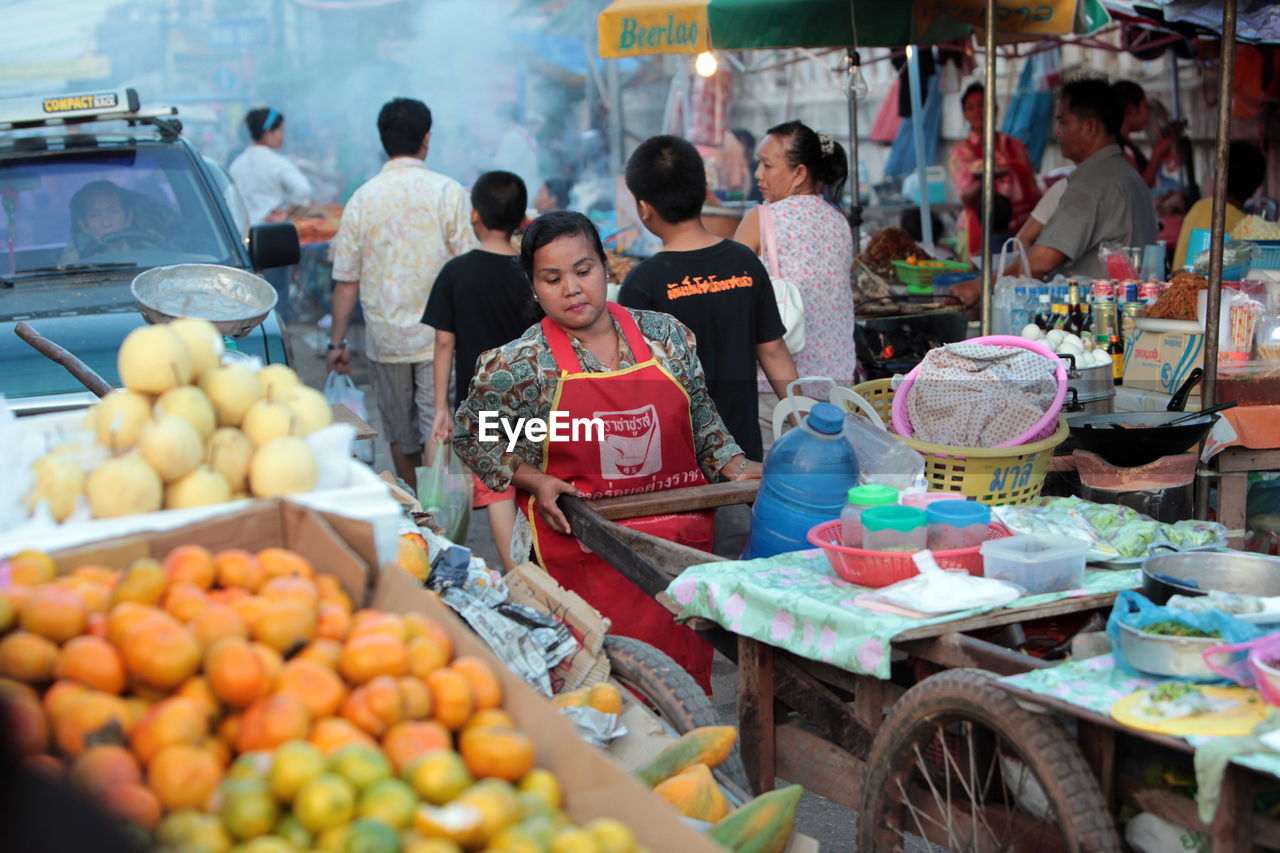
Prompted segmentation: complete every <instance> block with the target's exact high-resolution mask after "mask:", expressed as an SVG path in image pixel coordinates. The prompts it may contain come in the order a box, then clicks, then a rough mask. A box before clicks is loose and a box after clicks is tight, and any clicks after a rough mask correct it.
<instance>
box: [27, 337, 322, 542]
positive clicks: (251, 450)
mask: <svg viewBox="0 0 1280 853" xmlns="http://www.w3.org/2000/svg"><path fill="white" fill-rule="evenodd" d="M221 354H222V335H221V334H220V333H219V332H218V330H217V329H216V328H214V326H213V324H211V323H208V322H206V321H204V320H194V319H182V320H174V321H173V322H171V323H166V324H163V325H158V326H143V327H141V328H138V329H134V330H133V331H132V332H130V333H129V336H128V337H127V338H125V339H124V342H123V343H122V344H121V345H120V352H119V354H118V367H119V371H120V379H121V381H122V382H123V383H124V386H125V387H124V388H122V389H120V390H118V391H112V392H111V393H110V394H108V395H107V396H105V397H103V398H102V400H101V401H100V402H98V403H97V404H96V405H95V406H93V408H91V409H90V410H89V415H88V419H87V423H86V427H87V428H88V429H89V430H91V431H92V432H93V434H94V436H95V437H96V442H95V444H94V446H88V447H86V446H84V445H82V444H79V443H71V444H68V445H64V446H62V447H59V448H56V449H55V450H53V452H51V453H49V454H48V455H46V456H43V457H41V458H40V459H39V460H37V461H36V462H35V464H34V465H33V466H32V470H33V473H34V474H35V484H34V486H33V487H32V489H31V491H30V492H29V493H28V494H27V504H28V507H29V508H30V509H31V510H33V511H34V509H35V507H36V506H37V504H39V503H41V502H43V503H45V504H46V505H47V506H48V507H49V510H50V512H51V513H52V515H53V517H54V518H55V519H56V520H57V521H59V522H62V521H65V520H66V519H67V518H68V517H69V516H70V515H71V514H72V513H73V512H74V511H75V509H76V505H77V503H78V501H79V498H80V496H81V495H84V496H85V498H86V499H87V500H88V504H89V510H90V512H91V513H92V514H93V516H94V517H95V518H114V517H117V516H123V515H137V514H139V513H144V512H154V511H156V510H159V509H161V508H163V509H186V508H189V507H197V506H207V505H209V504H218V503H224V502H226V501H230V500H235V499H239V498H245V497H249V496H250V495H253V496H255V497H262V498H271V497H279V496H281V495H290V494H297V493H300V492H309V491H311V490H312V489H313V488H315V485H316V479H317V474H318V470H317V466H316V459H315V455H314V454H313V453H312V451H311V449H310V447H308V446H307V444H306V442H305V441H303V440H302V439H303V437H304V436H307V435H309V434H311V433H312V432H315V431H316V430H318V429H322V428H324V427H326V426H328V425H329V424H330V422H331V421H332V414H331V410H330V408H329V404H328V403H327V402H326V401H325V399H324V395H323V394H321V393H320V392H319V391H316V390H315V389H313V388H308V387H306V386H305V385H303V384H302V383H301V381H300V380H299V379H298V376H297V374H296V373H294V372H293V371H292V370H290V369H289V368H288V367H286V366H284V365H282V364H273V365H269V366H267V367H264V368H262V369H261V370H259V371H257V372H256V373H255V372H254V371H253V370H250V369H249V368H248V367H246V366H245V365H243V364H237V363H231V364H227V365H220V364H219V359H220V357H221ZM104 456H105V458H102V457H104ZM86 470H87V471H88V473H87V474H86Z"/></svg>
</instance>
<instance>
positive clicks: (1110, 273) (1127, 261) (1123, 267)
mask: <svg viewBox="0 0 1280 853" xmlns="http://www.w3.org/2000/svg"><path fill="white" fill-rule="evenodd" d="M1134 252H1135V250H1134V249H1131V248H1129V247H1128V246H1121V245H1120V244H1119V243H1103V244H1102V245H1101V246H1099V247H1098V260H1100V261H1102V265H1103V266H1104V267H1106V268H1107V278H1110V279H1115V280H1116V281H1129V280H1135V281H1136V280H1137V279H1138V277H1139V273H1138V265H1137V263H1135V258H1134ZM1138 256H1139V257H1141V252H1140V251H1139V252H1138Z"/></svg>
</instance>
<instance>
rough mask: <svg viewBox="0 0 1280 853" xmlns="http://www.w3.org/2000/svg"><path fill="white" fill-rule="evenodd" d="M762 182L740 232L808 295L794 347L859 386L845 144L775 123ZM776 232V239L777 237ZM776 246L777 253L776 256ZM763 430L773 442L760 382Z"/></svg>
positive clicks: (807, 370)
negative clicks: (843, 204) (758, 201)
mask: <svg viewBox="0 0 1280 853" xmlns="http://www.w3.org/2000/svg"><path fill="white" fill-rule="evenodd" d="M759 157H760V162H759V164H758V165H757V166H756V174H755V177H756V183H757V184H759V186H760V193H761V195H763V196H764V204H762V205H760V206H758V207H755V208H752V209H751V210H750V211H748V212H747V215H746V216H745V217H743V220H742V224H741V225H739V226H738V232H737V233H736V234H735V235H734V239H735V240H737V241H738V242H739V243H743V244H745V245H747V246H749V247H751V249H752V250H753V251H755V252H756V253H757V254H759V255H760V257H761V260H762V261H764V265H765V268H766V269H768V270H769V272H770V274H771V275H776V276H779V277H781V278H785V279H787V280H788V281H790V282H793V283H795V285H796V286H797V287H798V288H799V290H800V295H801V298H802V299H803V300H804V339H805V343H804V348H803V349H802V350H800V351H799V352H797V353H792V357H793V358H794V359H795V363H796V371H797V372H798V373H799V374H800V376H826V377H830V378H831V379H834V380H835V381H836V382H837V383H838V384H841V385H852V384H853V381H854V374H855V373H856V372H857V366H858V365H857V357H856V355H855V354H854V349H853V327H854V320H853V288H852V287H851V285H850V273H851V270H852V267H853V232H852V231H851V230H850V228H849V222H848V220H847V219H845V216H844V214H843V213H842V212H841V210H840V207H839V205H840V199H841V197H842V193H843V191H844V184H845V181H846V180H847V179H848V177H849V161H848V158H847V157H846V155H845V152H844V148H842V147H841V145H840V143H838V142H836V141H835V140H834V139H832V138H831V137H830V136H828V135H827V134H825V133H816V132H814V130H813V129H812V128H811V127H809V126H808V125H805V124H803V123H801V122H799V121H789V122H786V123H784V124H780V125H777V126H776V127H771V128H769V133H768V135H767V136H765V139H764V142H763V143H761V145H760V151H759ZM770 232H772V239H766V238H768V237H770ZM770 246H773V247H774V249H773V250H772V251H773V252H774V253H775V254H776V257H771V256H770ZM757 390H758V391H759V392H760V430H761V433H762V434H763V435H764V439H765V442H764V443H765V447H768V446H769V445H770V444H772V440H771V437H775V436H773V405H774V403H776V402H777V400H776V398H775V397H774V395H773V393H772V391H771V390H770V389H769V384H768V382H765V381H763V377H761V381H760V382H759V384H758V388H757Z"/></svg>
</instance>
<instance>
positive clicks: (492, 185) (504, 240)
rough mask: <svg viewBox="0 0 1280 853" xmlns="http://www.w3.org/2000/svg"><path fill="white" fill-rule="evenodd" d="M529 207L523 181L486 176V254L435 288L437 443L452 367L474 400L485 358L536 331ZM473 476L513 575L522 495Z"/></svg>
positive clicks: (480, 188)
mask: <svg viewBox="0 0 1280 853" xmlns="http://www.w3.org/2000/svg"><path fill="white" fill-rule="evenodd" d="M527 203H528V191H527V190H526V189H525V185H524V181H522V180H520V178H519V177H518V176H517V175H515V174H512V173H511V172H486V173H484V174H483V175H481V176H480V177H479V178H477V179H476V183H475V186H474V187H473V188H472V189H471V226H472V228H474V229H475V232H476V237H477V238H479V240H480V248H478V249H472V250H471V251H470V252H467V253H466V254H465V255H459V256H458V257H456V258H454V259H453V260H451V261H449V262H448V263H447V264H445V265H444V267H443V268H442V269H441V270H440V275H439V276H438V277H437V278H436V282H435V285H434V286H433V287H432V288H431V296H430V297H428V299H427V310H426V312H425V313H424V314H423V315H422V322H423V323H426V324H427V325H428V326H431V327H432V328H434V329H435V330H436V345H435V398H436V401H435V402H436V417H435V422H434V424H433V426H432V430H431V437H432V439H433V440H435V441H448V440H449V439H451V438H452V437H453V406H454V404H455V403H456V402H457V401H456V400H450V399H449V398H448V397H449V368H450V364H453V365H454V379H455V381H456V383H457V384H456V389H457V391H456V393H457V394H458V395H459V396H460V397H466V396H467V392H468V389H469V388H470V386H471V378H472V376H474V375H475V369H476V360H477V359H478V358H479V357H480V354H481V353H483V352H485V351H486V350H491V349H494V348H496V347H500V346H502V345H503V344H506V343H509V342H510V341H513V340H515V339H516V338H518V337H520V336H521V335H522V334H524V331H525V329H527V328H529V313H528V306H529V282H528V281H526V280H525V278H524V274H523V273H522V272H521V271H520V268H519V267H518V266H517V265H516V250H515V249H514V248H512V246H511V235H512V234H513V233H515V230H516V229H517V228H519V227H520V225H521V223H522V222H524V212H525V205H526V204H527ZM455 351H456V352H455ZM472 476H473V482H474V486H475V497H474V500H473V502H472V506H473V507H474V508H475V509H480V508H481V507H488V511H489V513H488V514H489V530H490V531H491V532H492V534H493V541H494V543H495V544H496V545H497V546H498V553H499V554H501V556H502V565H503V568H504V570H510V569H511V568H512V567H513V565H514V564H513V563H512V561H511V556H510V554H509V551H510V550H511V531H512V529H513V527H514V526H515V520H516V505H515V489H513V488H508V489H507V490H506V491H504V492H494V491H492V490H490V489H489V488H487V487H486V486H485V485H484V484H483V483H481V482H480V480H479V479H474V475H472Z"/></svg>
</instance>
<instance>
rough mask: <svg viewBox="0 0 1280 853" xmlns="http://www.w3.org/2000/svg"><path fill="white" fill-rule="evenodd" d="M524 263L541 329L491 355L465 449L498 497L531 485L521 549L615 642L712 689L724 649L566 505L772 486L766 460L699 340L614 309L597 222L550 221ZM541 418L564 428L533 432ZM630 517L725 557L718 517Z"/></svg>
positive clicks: (465, 411)
mask: <svg viewBox="0 0 1280 853" xmlns="http://www.w3.org/2000/svg"><path fill="white" fill-rule="evenodd" d="M520 265H521V267H522V268H523V269H524V273H525V275H526V276H527V277H528V279H529V282H530V285H531V288H532V293H531V296H532V298H533V302H534V307H535V312H534V313H535V315H538V316H540V317H541V322H539V323H536V324H535V325H533V326H530V327H529V329H528V330H526V331H525V333H524V334H523V335H521V336H520V337H519V338H517V339H516V340H514V341H511V342H510V343H508V344H505V345H504V346H501V347H498V348H497V349H491V350H488V351H487V352H484V353H482V354H481V355H480V358H479V359H478V360H477V361H476V371H475V378H473V379H472V380H471V388H470V393H469V394H468V395H467V398H466V400H464V401H463V402H462V403H461V404H460V405H459V406H458V411H457V414H456V416H455V420H456V424H457V426H456V428H455V430H454V433H453V447H454V451H455V452H456V453H457V454H458V458H459V459H461V460H462V462H463V464H465V465H466V466H467V467H468V468H470V469H471V470H472V471H473V472H474V473H475V475H476V476H477V477H479V478H480V480H481V482H483V483H484V484H485V485H486V486H488V487H489V488H490V489H493V490H495V491H501V490H503V489H505V488H506V487H507V484H508V483H513V484H514V485H515V487H516V495H517V498H516V499H517V502H518V505H519V507H520V513H519V514H518V515H517V517H516V530H515V533H514V535H513V536H512V541H513V543H521V542H523V543H524V548H526V549H527V548H529V547H530V545H531V547H532V551H533V555H534V558H535V559H536V560H537V561H538V563H539V564H540V565H542V566H543V568H545V569H546V570H547V571H548V572H549V573H550V574H551V576H552V577H554V578H555V579H556V580H557V581H558V582H559V583H560V584H562V585H563V586H565V587H567V588H568V589H571V590H573V591H574V592H577V593H578V594H579V595H581V596H582V597H583V598H585V599H586V600H587V602H588V603H589V604H591V605H592V606H593V607H595V608H596V609H597V610H599V611H600V612H601V614H603V615H604V616H606V617H608V618H609V619H610V620H611V621H612V623H613V631H614V633H616V634H620V635H622V636H626V637H635V638H636V639H639V640H643V641H644V642H646V643H649V644H650V645H652V646H656V647H657V648H659V649H661V650H662V651H664V652H666V653H667V654H668V655H670V656H671V657H672V658H673V659H675V661H676V663H678V664H680V666H682V667H684V669H685V670H687V671H688V672H689V674H690V675H692V676H693V677H694V679H695V680H696V681H697V682H698V683H699V684H700V685H701V686H702V687H703V689H705V690H707V691H708V692H710V689H711V646H710V645H708V644H707V642H706V641H705V640H703V639H701V638H700V637H698V636H697V635H696V634H695V633H694V632H693V631H692V630H690V629H689V628H686V627H683V626H680V625H676V624H675V623H674V622H673V621H672V617H671V613H670V611H668V610H667V609H666V608H664V607H663V606H662V605H660V604H658V603H657V601H655V600H654V599H653V598H650V597H649V596H648V595H646V594H645V593H644V592H643V591H642V590H640V589H639V588H638V587H636V586H635V585H634V584H632V583H631V582H630V581H628V580H627V579H626V578H625V577H623V576H622V575H621V574H619V573H618V571H617V570H616V569H614V568H613V567H612V566H610V565H609V564H608V563H606V562H605V561H604V560H602V559H600V558H599V557H597V556H596V555H595V554H593V553H591V552H589V551H587V550H586V549H585V548H584V547H583V546H582V545H581V544H580V543H579V542H578V540H577V539H575V538H574V536H573V534H572V531H571V530H570V528H569V522H568V520H567V519H566V518H565V515H564V513H563V512H562V511H561V510H560V508H559V506H558V505H557V500H558V498H559V497H560V495H566V494H567V495H575V496H577V497H581V498H585V499H592V498H599V497H609V496H613V495H629V494H641V493H647V492H657V491H665V490H667V489H673V488H679V487H681V486H694V485H702V484H704V483H706V482H707V479H708V478H709V477H713V476H715V475H717V474H719V475H720V476H721V477H723V478H725V479H728V480H749V479H758V478H759V477H760V472H761V467H760V463H759V462H751V461H748V460H747V457H746V456H745V455H744V454H743V452H742V449H741V448H740V447H738V444H737V443H736V442H735V441H734V440H733V436H731V435H729V433H728V431H727V430H726V429H725V426H724V422H723V421H722V420H721V419H720V415H719V413H718V412H717V411H716V407H715V404H714V403H713V402H712V401H711V395H710V394H708V393H707V385H706V381H705V379H704V377H703V373H702V364H701V362H699V361H698V354H697V349H696V345H695V342H694V337H693V333H692V332H690V331H689V329H688V328H687V327H685V326H684V325H683V324H681V323H680V321H678V320H676V319H675V318H674V317H672V316H671V315H669V314H663V313H660V312H657V311H632V310H630V309H627V308H623V307H622V306H620V305H616V304H614V303H612V302H607V301H605V277H606V274H607V272H608V269H607V266H606V260H605V253H604V247H603V246H602V245H601V244H600V234H599V233H598V232H597V231H596V228H595V226H594V225H592V224H591V220H589V219H587V217H585V216H583V215H582V214H581V213H575V212H572V211H567V210H561V211H553V212H551V213H546V214H543V215H542V216H540V217H538V218H537V219H535V220H534V221H533V224H531V225H530V226H529V229H528V230H527V231H526V232H525V235H524V240H523V241H521V244H520ZM561 419H563V420H561ZM557 422H559V423H561V424H562V426H561V427H560V428H559V429H558V430H557V429H556V428H555V427H554V424H555V423H557ZM591 422H598V426H591V425H590V423H591ZM530 423H538V424H543V425H547V424H551V425H552V430H551V431H548V432H541V431H539V432H534V431H533V430H530V429H529V427H528V426H525V428H524V429H523V430H521V429H520V426H521V425H522V424H524V425H528V424H530ZM584 424H585V425H586V429H585V430H580V427H582V426H583V425H584ZM512 433H515V434H514V435H512ZM620 523H621V524H624V525H626V526H627V527H631V528H633V529H636V530H642V531H644V532H646V533H651V534H653V535H655V536H659V537H661V538H663V539H668V540H670V541H673V542H678V543H680V544H682V545H688V546H690V547H694V548H700V549H702V550H704V551H709V550H710V549H711V544H712V535H713V527H712V513H711V512H710V511H704V512H678V513H664V514H662V515H657V516H649V517H645V518H632V519H627V520H626V521H623V522H620ZM520 550H524V549H522V548H520V547H519V546H518V545H515V544H513V546H512V551H513V553H512V555H511V556H512V558H513V559H514V560H515V561H516V562H522V561H523V560H524V559H526V556H525V554H523V553H517V552H518V551H520Z"/></svg>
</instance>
